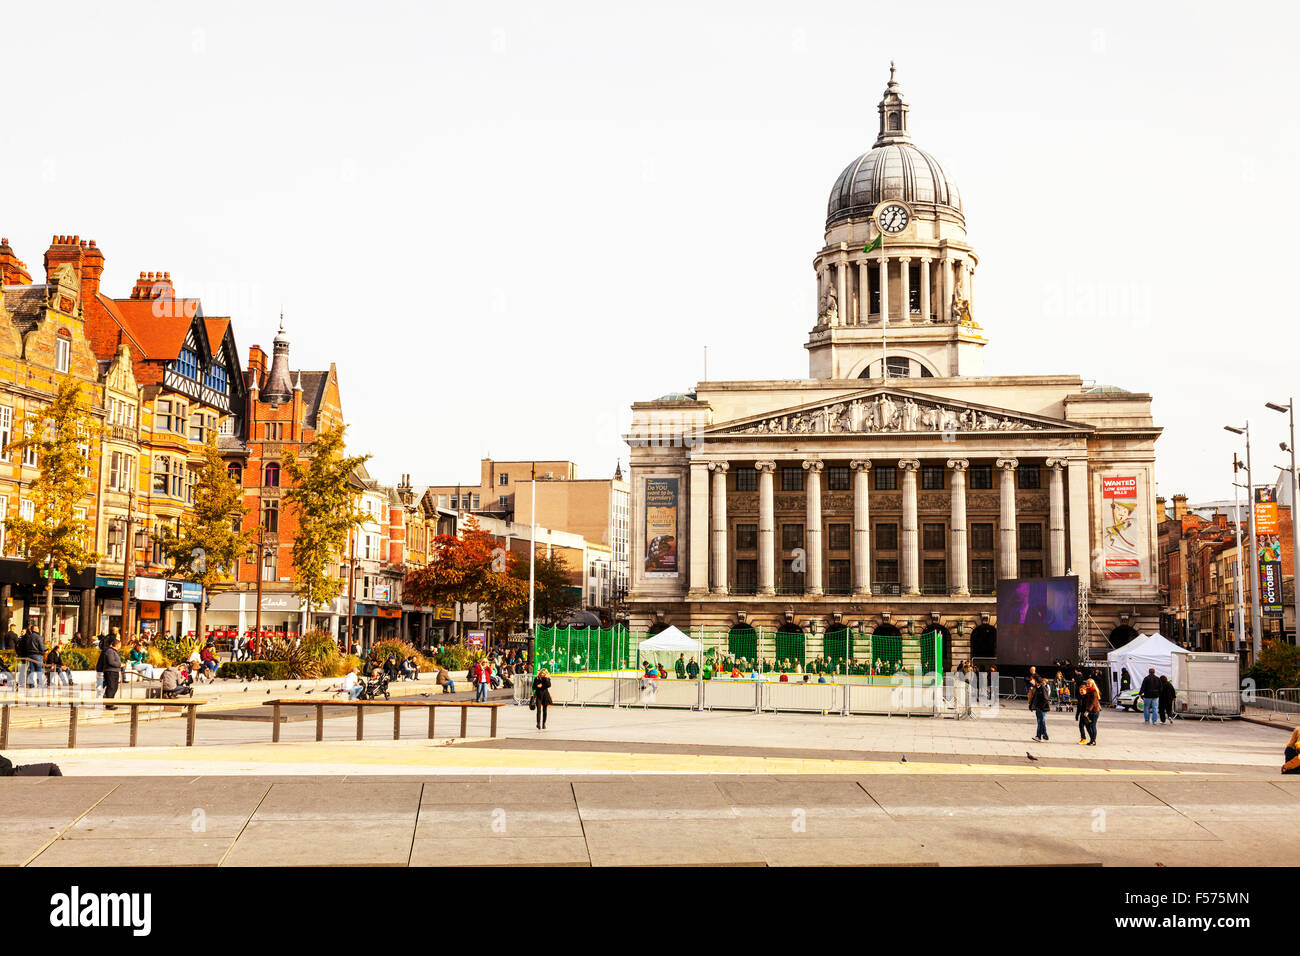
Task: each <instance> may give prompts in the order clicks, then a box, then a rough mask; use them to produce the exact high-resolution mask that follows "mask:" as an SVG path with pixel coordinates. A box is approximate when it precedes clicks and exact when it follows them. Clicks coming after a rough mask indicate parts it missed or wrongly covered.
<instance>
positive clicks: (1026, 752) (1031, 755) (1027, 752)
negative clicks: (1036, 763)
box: [1025, 750, 1038, 760]
mask: <svg viewBox="0 0 1300 956" xmlns="http://www.w3.org/2000/svg"><path fill="white" fill-rule="evenodd" d="M1025 756H1026V757H1028V758H1029V759H1030V760H1037V759H1038V758H1037V757H1035V756H1034V755H1033V754H1031V753H1030V752H1029V751H1028V750H1026V751H1025Z"/></svg>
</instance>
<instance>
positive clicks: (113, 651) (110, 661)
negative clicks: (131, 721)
mask: <svg viewBox="0 0 1300 956" xmlns="http://www.w3.org/2000/svg"><path fill="white" fill-rule="evenodd" d="M121 648H122V640H121V638H119V637H117V635H114V636H113V638H112V641H111V643H110V644H109V645H108V649H107V650H105V651H104V653H102V654H100V655H99V663H100V669H101V670H103V672H104V699H105V700H109V699H111V698H113V697H116V696H117V685H118V682H119V681H121V679H122V651H121ZM104 709H105V710H117V707H116V706H115V705H113V704H105V705H104Z"/></svg>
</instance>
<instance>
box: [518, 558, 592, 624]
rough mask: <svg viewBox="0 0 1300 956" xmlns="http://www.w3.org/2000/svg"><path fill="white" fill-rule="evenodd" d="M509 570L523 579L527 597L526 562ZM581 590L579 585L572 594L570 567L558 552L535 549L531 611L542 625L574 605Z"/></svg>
mask: <svg viewBox="0 0 1300 956" xmlns="http://www.w3.org/2000/svg"><path fill="white" fill-rule="evenodd" d="M511 573H512V574H514V575H515V576H516V577H518V578H519V579H520V580H521V581H523V582H524V588H525V590H524V594H525V596H527V594H528V591H527V586H528V565H527V564H526V563H525V562H523V561H519V562H518V564H517V565H516V566H515V567H514V568H513V569H512V571H511ZM581 590H582V589H581V587H580V586H579V587H577V588H576V592H577V593H575V586H574V584H573V569H572V568H570V567H569V562H568V561H566V560H564V556H563V555H562V554H559V553H557V552H552V553H551V554H550V555H549V556H548V555H547V554H546V552H545V551H538V552H537V556H536V558H534V559H533V612H534V613H535V614H536V615H537V619H538V620H539V621H541V622H542V624H544V625H546V626H547V627H553V626H555V624H556V622H557V621H559V620H560V618H562V617H564V615H565V614H567V613H568V612H569V611H571V610H573V609H574V608H575V607H577V606H578V603H579V595H580V594H581ZM525 606H526V605H525Z"/></svg>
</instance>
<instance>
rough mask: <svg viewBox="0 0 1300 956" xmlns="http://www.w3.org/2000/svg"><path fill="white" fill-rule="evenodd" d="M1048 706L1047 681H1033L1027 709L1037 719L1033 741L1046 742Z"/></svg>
mask: <svg viewBox="0 0 1300 956" xmlns="http://www.w3.org/2000/svg"><path fill="white" fill-rule="evenodd" d="M1049 706H1050V704H1049V703H1048V701H1047V681H1045V680H1035V681H1034V684H1033V686H1032V687H1031V688H1030V691H1029V709H1030V710H1032V711H1033V712H1034V716H1035V717H1037V718H1038V733H1036V734H1035V735H1034V739H1035V740H1038V741H1043V740H1047V739H1048V738H1047V708H1048V707H1049Z"/></svg>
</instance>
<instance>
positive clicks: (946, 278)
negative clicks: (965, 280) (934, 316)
mask: <svg viewBox="0 0 1300 956" xmlns="http://www.w3.org/2000/svg"><path fill="white" fill-rule="evenodd" d="M952 264H953V260H952V259H949V258H947V257H946V256H945V257H944V258H942V259H940V260H939V272H940V276H939V278H940V279H942V280H943V281H942V283H940V285H941V287H942V289H943V298H942V300H941V301H940V302H939V308H938V309H937V310H936V311H937V312H938V313H939V321H940V322H945V323H947V322H951V321H952Z"/></svg>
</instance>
